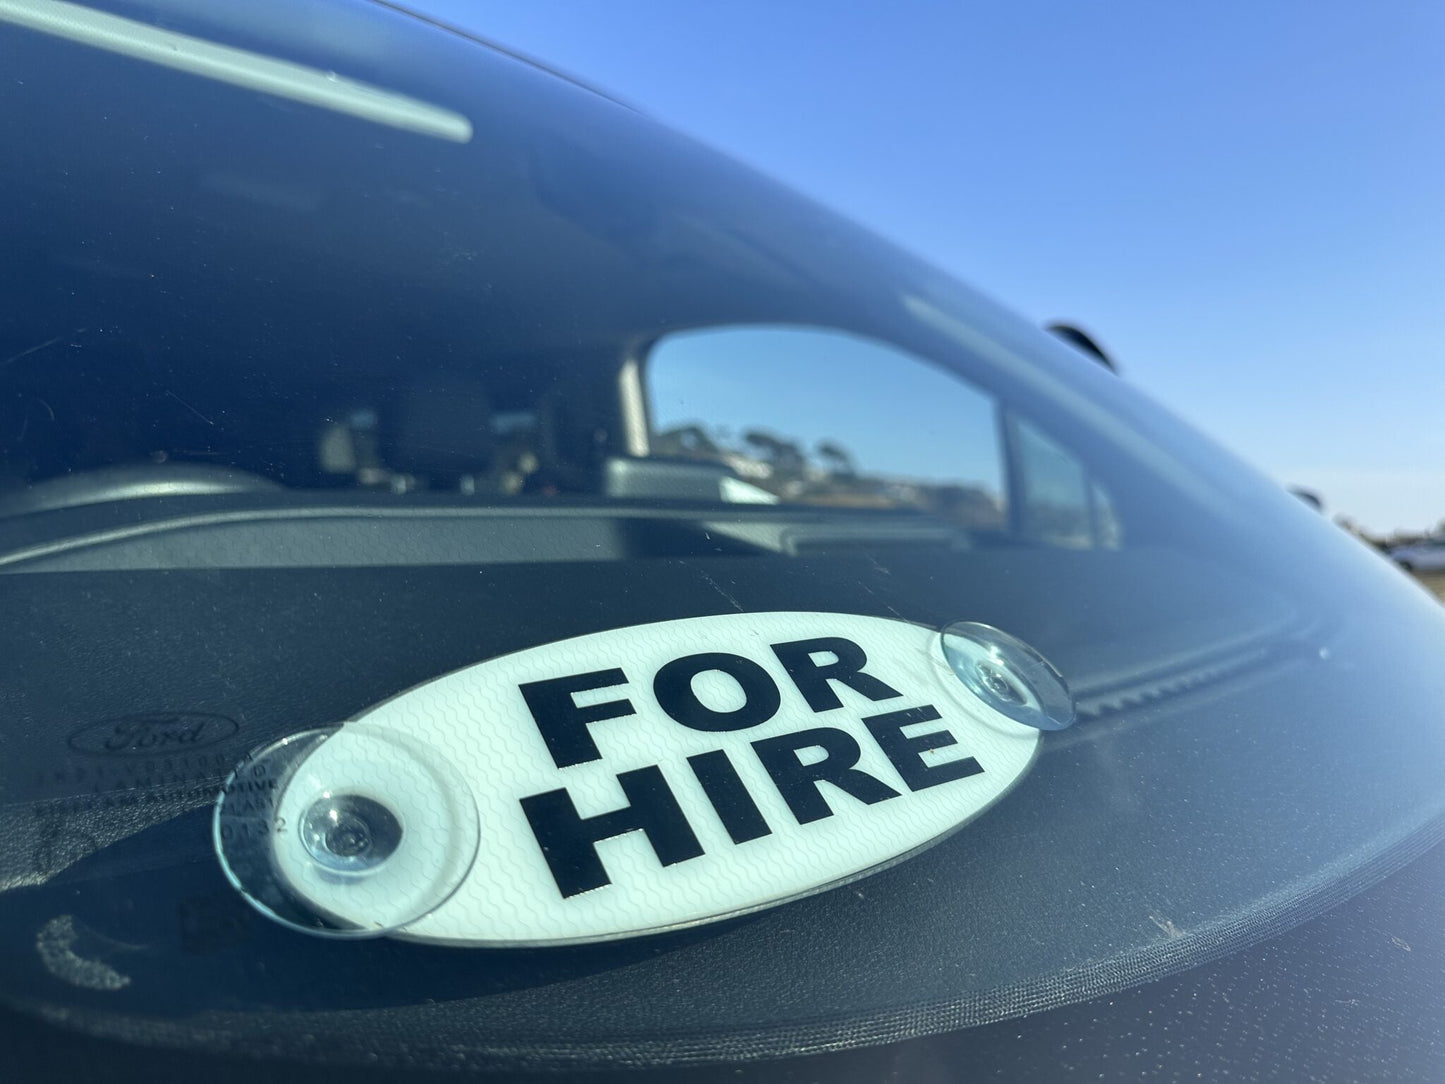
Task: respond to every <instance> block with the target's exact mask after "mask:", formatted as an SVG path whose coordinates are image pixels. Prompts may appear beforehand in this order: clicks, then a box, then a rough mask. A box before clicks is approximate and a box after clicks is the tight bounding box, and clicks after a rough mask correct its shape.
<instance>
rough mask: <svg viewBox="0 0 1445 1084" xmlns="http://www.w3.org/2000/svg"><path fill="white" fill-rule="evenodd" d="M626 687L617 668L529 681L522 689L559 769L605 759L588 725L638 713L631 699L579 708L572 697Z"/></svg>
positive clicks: (623, 676)
mask: <svg viewBox="0 0 1445 1084" xmlns="http://www.w3.org/2000/svg"><path fill="white" fill-rule="evenodd" d="M626 684H627V675H626V674H624V673H623V672H622V671H621V670H620V669H618V668H614V669H611V670H596V671H593V672H592V673H590V674H573V675H572V676H570V677H562V678H550V679H548V680H547V681H529V682H527V683H526V684H525V685H521V686H519V688H520V689H521V690H522V698H523V699H524V700H526V701H527V709H528V710H529V711H531V713H532V718H533V720H534V721H535V722H536V724H537V729H538V730H539V731H540V732H541V734H542V740H543V741H545V742H546V743H547V751H548V752H549V753H551V754H552V761H553V763H555V764H556V765H557V767H559V768H568V767H571V766H572V765H573V764H586V763H587V762H588V761H592V760H601V759H602V753H601V751H599V750H598V748H597V743H596V742H595V741H593V740H592V735H591V734H590V733H588V731H587V725H588V724H589V723H599V722H601V721H602V720H604V719H621V718H622V717H623V716H626V715H635V714H636V709H634V708H633V706H632V701H630V700H626V699H623V700H609V701H607V702H606V703H605V704H589V705H588V706H587V707H579V706H578V704H577V701H576V700H574V699H573V694H574V693H582V692H587V691H588V690H591V689H610V688H612V686H614V685H626Z"/></svg>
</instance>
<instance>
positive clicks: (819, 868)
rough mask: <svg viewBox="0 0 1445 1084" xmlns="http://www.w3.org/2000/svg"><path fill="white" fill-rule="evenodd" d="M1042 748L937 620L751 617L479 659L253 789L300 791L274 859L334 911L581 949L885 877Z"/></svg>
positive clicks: (371, 923)
mask: <svg viewBox="0 0 1445 1084" xmlns="http://www.w3.org/2000/svg"><path fill="white" fill-rule="evenodd" d="M1038 742H1039V732H1038V731H1037V730H1036V729H1033V728H1030V727H1027V726H1023V725H1020V724H1019V723H1016V722H1013V721H1012V720H1010V719H1008V718H1007V717H1005V716H1004V715H1002V714H1001V713H999V712H998V711H996V710H994V709H993V708H992V707H990V706H989V705H988V704H986V703H984V702H983V701H982V700H981V699H980V698H979V697H977V696H975V695H974V694H973V693H971V692H970V691H969V690H968V689H967V688H966V687H965V686H964V684H963V682H961V681H960V680H959V679H958V678H957V677H955V675H954V673H953V671H952V670H951V669H950V667H949V665H948V662H947V661H946V660H945V658H944V656H943V652H942V648H941V646H940V641H939V634H938V632H937V631H935V630H932V629H928V628H925V627H922V626H919V625H914V624H910V623H908V622H904V621H894V620H887V619H883V618H876V617H862V616H858V615H852V614H832V613H758V614H752V613H749V614H729V615H724V616H717V617H699V618H686V619H682V620H676V621H665V622H660V623H657V624H651V625H643V626H633V627H629V628H621V629H615V630H612V631H608V632H601V633H596V634H592V635H587V636H581V637H577V638H576V639H572V640H566V641H562V642H559V643H553V644H547V645H544V646H541V647H535V648H531V649H528V650H525V651H521V652H517V653H516V654H512V655H506V656H503V657H500V658H497V659H492V660H490V661H488V662H484V663H480V664H478V665H476V666H472V667H468V668H466V669H464V670H459V671H457V672H455V673H452V674H449V675H447V676H445V677H442V678H438V679H436V680H435V681H432V682H429V683H428V684H425V685H422V686H419V687H418V688H415V689H412V690H411V691H409V692H406V693H403V694H401V695H400V696H397V697H395V698H393V699H391V700H389V701H386V702H385V703H383V704H381V705H379V706H377V707H376V708H374V709H372V710H370V711H369V712H367V713H366V714H365V715H363V716H362V717H360V718H359V719H357V720H355V721H353V722H350V723H347V724H345V725H344V726H342V727H340V728H339V730H337V731H336V732H335V733H334V734H332V735H330V736H329V737H327V738H324V739H323V740H321V741H319V742H313V743H305V742H302V743H299V744H297V745H296V749H299V750H304V752H303V753H301V754H299V755H300V756H301V762H300V763H299V765H293V766H291V767H289V768H288V769H287V772H286V775H285V778H284V779H281V780H279V781H278V783H277V784H276V787H275V788H271V787H270V786H269V784H267V783H266V782H265V781H264V780H263V779H260V777H261V776H262V775H264V773H263V772H262V771H261V768H262V767H263V766H261V765H256V766H253V767H252V768H250V769H249V770H238V773H237V776H236V777H235V779H236V784H235V785H236V787H238V788H241V787H244V786H249V787H250V788H252V789H253V790H259V791H262V792H268V791H269V790H273V789H274V790H277V791H278V793H275V794H274V795H270V796H268V798H267V801H268V802H272V804H268V805H267V806H266V808H267V810H268V813H267V816H268V817H271V818H272V826H273V827H272V828H271V830H270V835H269V846H270V853H269V854H268V856H267V858H268V861H267V862H266V863H265V864H264V867H265V868H266V869H267V870H272V871H275V875H276V876H278V877H279V878H280V879H281V880H282V881H283V882H284V885H285V888H286V891H287V892H288V893H289V895H290V896H291V897H292V898H294V899H299V900H301V901H302V902H303V903H304V904H305V905H306V906H308V907H310V908H311V909H313V910H314V911H315V912H316V913H318V914H321V915H324V916H326V917H327V919H328V921H329V922H330V923H331V924H333V925H334V926H336V927H339V928H343V929H345V928H349V929H359V930H371V931H373V932H390V933H393V934H395V935H398V936H403V937H407V938H411V939H417V940H423V941H429V942H440V943H450V944H467V945H490V946H517V945H545V944H569V943H579V942H588V941H599V940H605V939H610V938H618V937H628V936H635V935H639V934H645V933H649V932H655V931H660V930H664V929H671V928H676V927H679V926H686V925H691V924H696V923H702V922H710V921H715V920H718V919H722V918H726V917H730V916H733V915H738V914H741V913H744V912H748V911H753V910H757V909H760V908H764V907H769V906H772V905H775V904H779V903H782V902H784V901H787V900H790V899H794V898H797V897H800V896H804V895H808V894H810V893H814V892H818V891H821V890H823V889H826V888H829V887H831V886H834V885H837V884H840V883H843V882H847V881H851V880H854V879H856V878H858V877H861V876H864V875H866V874H868V873H871V872H875V871H877V870H879V869H881V868H884V867H886V866H888V865H891V864H893V863H895V862H897V861H899V860H901V859H903V858H906V857H908V856H909V855H911V854H912V853H914V852H916V851H918V850H919V849H921V848H923V847H926V846H928V845H930V844H932V843H935V842H937V841H938V840H940V839H942V838H943V837H945V836H947V835H949V834H950V833H952V832H953V831H955V830H956V829H958V828H959V827H960V826H962V825H963V824H965V823H967V822H968V821H969V820H971V819H972V818H974V817H976V816H978V815H979V814H980V813H982V812H983V811H984V810H985V809H987V808H988V807H989V806H990V805H992V804H993V803H994V802H995V801H997V800H998V799H999V798H1000V797H1002V796H1003V795H1004V793H1005V792H1006V791H1008V790H1009V788H1010V787H1012V786H1013V785H1014V784H1015V783H1016V782H1017V781H1018V780H1019V779H1020V777H1021V776H1022V775H1023V774H1024V773H1025V772H1026V771H1027V770H1028V767H1029V765H1030V764H1031V762H1032V760H1033V757H1034V754H1035V751H1036V749H1037V746H1038ZM243 776H245V778H243ZM459 788H464V789H465V790H466V791H467V793H466V794H458V793H457V791H458V789H459ZM238 793H239V792H238ZM273 798H274V801H272V799H273ZM236 800H237V801H239V798H237V799H236ZM226 801H227V798H226V796H224V795H223V798H222V802H223V803H224V802H226ZM472 809H475V814H474V815H473V814H472V813H471V810H472ZM461 810H465V811H466V813H465V817H466V818H472V819H471V820H470V821H469V822H467V823H464V819H465V818H464V817H463V814H462V813H461V812H459V811H461ZM223 827H226V828H229V829H230V830H231V832H232V835H233V836H234V835H236V834H238V832H239V834H240V835H246V834H247V833H246V832H244V831H239V829H237V828H236V826H234V825H231V826H221V818H220V817H219V815H218V830H217V831H218V835H217V845H218V847H220V846H223V844H222V839H221V833H222V831H223ZM222 857H223V861H224V860H225V859H226V854H225V851H224V849H223V852H222ZM233 880H238V878H236V877H235V876H233ZM238 887H240V888H241V889H242V890H243V891H246V892H247V893H248V895H249V894H252V892H251V886H249V885H246V884H242V883H239V880H238ZM258 905H260V906H262V907H263V910H265V909H267V907H266V906H264V905H262V904H259V903H258ZM398 908H404V910H399V909H398ZM416 916H420V917H416ZM273 917H276V916H275V915H274V914H273Z"/></svg>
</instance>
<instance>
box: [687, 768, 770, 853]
mask: <svg viewBox="0 0 1445 1084" xmlns="http://www.w3.org/2000/svg"><path fill="white" fill-rule="evenodd" d="M687 762H688V764H690V765H691V766H692V774H693V775H695V776H697V781H698V782H699V783H701V784H702V789H703V793H704V794H706V795H707V800H708V801H710V802H711V803H712V807H713V809H715V810H717V816H718V820H720V821H722V825H723V827H724V828H726V829H727V831H728V835H729V836H730V837H731V838H732V841H733V842H734V843H746V842H747V841H748V840H750V839H759V838H761V837H763V836H767V835H772V832H773V830H772V829H771V828H769V827H768V822H767V820H766V819H764V817H763V811H762V810H761V809H759V808H758V804H757V802H755V801H753V796H752V795H751V794H749V793H748V788H747V787H746V786H744V785H743V781H742V779H741V777H739V775H738V770H737V769H736V768H734V767H733V762H732V761H731V760H729V759H728V755H727V753H725V752H723V751H722V750H721V749H716V750H714V751H713V752H710V753H698V754H697V755H696V756H691V757H688V758H687Z"/></svg>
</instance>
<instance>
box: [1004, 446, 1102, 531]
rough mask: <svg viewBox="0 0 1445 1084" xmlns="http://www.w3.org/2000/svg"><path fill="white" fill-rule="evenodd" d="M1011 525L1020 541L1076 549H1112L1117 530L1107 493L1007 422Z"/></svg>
mask: <svg viewBox="0 0 1445 1084" xmlns="http://www.w3.org/2000/svg"><path fill="white" fill-rule="evenodd" d="M1009 425H1010V431H1011V438H1012V439H1011V443H1012V447H1013V455H1014V459H1015V464H1016V475H1015V478H1016V481H1015V485H1016V488H1017V490H1018V492H1016V493H1015V494H1014V500H1015V502H1016V503H1017V524H1018V529H1019V531H1020V532H1021V533H1022V534H1023V535H1024V537H1025V538H1029V539H1032V540H1034V541H1036V542H1044V543H1047V544H1049V545H1054V546H1069V547H1073V548H1078V549H1088V548H1094V547H1097V548H1102V549H1118V548H1119V546H1120V545H1121V544H1122V542H1123V530H1122V528H1121V527H1120V524H1119V520H1118V517H1117V516H1116V515H1115V512H1114V504H1113V501H1112V500H1111V499H1110V497H1109V494H1108V491H1107V490H1106V489H1105V488H1104V487H1103V486H1102V485H1101V484H1100V483H1099V482H1098V481H1097V480H1096V479H1094V478H1092V477H1091V476H1090V475H1089V474H1088V473H1087V472H1086V471H1085V469H1084V465H1083V464H1082V463H1080V462H1079V460H1078V459H1077V458H1075V457H1074V456H1073V455H1072V454H1071V453H1070V452H1068V451H1067V450H1066V449H1064V448H1063V447H1061V446H1060V445H1059V444H1058V443H1057V442H1055V441H1054V440H1052V439H1051V438H1050V437H1048V436H1046V435H1045V434H1044V433H1043V432H1041V431H1040V430H1039V429H1037V428H1036V427H1035V426H1034V425H1032V424H1031V423H1029V422H1026V421H1023V420H1021V419H1018V418H1011V419H1010V422H1009Z"/></svg>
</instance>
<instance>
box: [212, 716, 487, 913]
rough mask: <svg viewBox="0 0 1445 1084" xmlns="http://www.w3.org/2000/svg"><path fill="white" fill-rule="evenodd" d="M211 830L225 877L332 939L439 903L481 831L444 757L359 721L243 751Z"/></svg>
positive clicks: (260, 904) (467, 862)
mask: <svg viewBox="0 0 1445 1084" xmlns="http://www.w3.org/2000/svg"><path fill="white" fill-rule="evenodd" d="M213 829H214V836H215V845H216V852H217V854H218V855H219V856H220V859H221V865H222V868H223V869H224V870H225V873H226V876H227V877H228V878H229V879H230V881H231V883H232V884H233V885H234V886H235V887H236V889H237V890H238V891H240V892H241V894H242V895H243V896H245V898H246V899H247V900H248V901H249V902H250V903H251V905H252V906H253V907H255V908H256V909H257V910H259V911H261V912H262V913H263V914H265V915H267V916H268V917H270V918H272V919H274V920H276V921H277V922H280V923H282V924H284V925H287V926H290V927H292V928H293V929H298V930H304V931H305V932H307V933H314V934H321V935H324V936H331V937H376V936H380V935H382V934H386V933H390V932H392V931H395V930H399V929H401V928H402V927H404V926H406V925H407V924H408V923H411V922H414V921H416V920H417V919H418V918H421V917H422V916H423V915H425V914H427V913H428V912H430V911H433V910H435V909H436V908H437V907H438V906H440V905H441V904H442V903H443V902H444V901H445V900H446V899H447V898H448V897H449V896H451V894H452V893H453V892H455V891H456V889H457V887H458V886H459V885H460V884H461V883H462V881H463V880H464V879H465V878H466V875H467V873H468V871H469V870H470V869H471V867H472V864H473V862H474V861H475V860H476V855H477V846H478V840H479V836H480V832H479V828H478V824H477V810H476V804H475V802H474V801H473V800H472V796H471V791H470V789H469V788H468V787H467V786H466V783H465V781H464V780H463V779H462V778H461V777H460V776H459V775H458V774H457V773H456V772H455V770H453V769H452V768H451V766H450V765H449V764H447V762H446V761H445V760H444V759H443V758H441V757H440V756H438V755H437V754H436V753H435V751H433V750H431V749H429V748H428V747H426V746H423V745H421V744H419V743H414V742H411V741H408V740H406V739H405V738H403V737H400V736H398V735H397V734H395V733H393V732H390V731H386V730H381V729H379V728H368V727H366V726H363V725H357V724H350V725H347V726H343V727H330V728H326V729H320V730H308V731H303V732H301V733H298V734H293V735H291V736H290V737H287V738H283V739H281V740H280V741H278V742H274V743H272V744H270V745H267V746H265V747H263V748H261V749H258V750H256V751H255V752H253V753H251V754H250V755H248V756H247V757H246V758H245V759H244V760H243V761H241V763H240V764H238V765H237V766H236V769H235V771H233V772H232V773H231V776H230V778H229V779H227V780H226V784H225V786H224V787H223V788H222V792H221V796H220V798H219V799H218V801H217V802H216V811H215V818H214V822H213Z"/></svg>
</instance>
